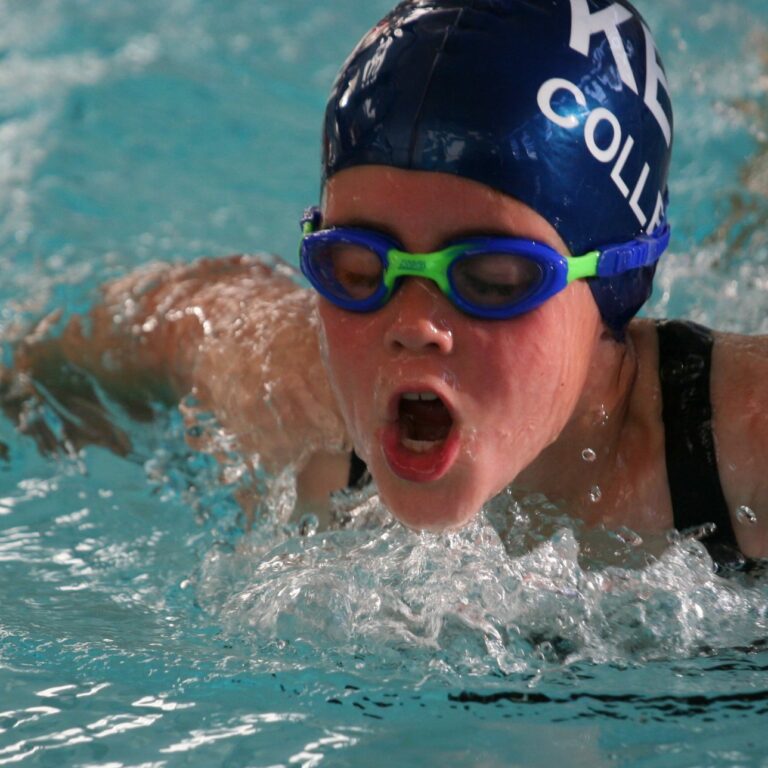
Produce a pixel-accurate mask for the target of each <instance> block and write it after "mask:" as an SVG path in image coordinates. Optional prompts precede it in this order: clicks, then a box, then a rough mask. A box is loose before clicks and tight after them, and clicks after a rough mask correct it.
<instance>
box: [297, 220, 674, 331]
mask: <svg viewBox="0 0 768 768" xmlns="http://www.w3.org/2000/svg"><path fill="white" fill-rule="evenodd" d="M321 222H322V216H321V213H320V210H319V209H318V208H316V207H312V208H308V209H307V210H306V211H305V213H304V216H303V217H302V219H301V226H302V232H303V233H304V235H303V237H302V240H301V245H300V251H299V259H300V264H301V271H302V272H303V273H304V275H305V277H306V278H307V279H308V280H309V282H310V283H311V284H312V286H313V287H314V288H315V290H317V292H318V293H320V294H321V295H322V296H323V297H324V298H326V299H328V301H330V302H331V303H332V304H334V305H336V306H337V307H340V308H341V309H345V310H348V311H350V312H374V311H376V310H377V309H380V308H381V307H383V306H384V305H385V304H386V303H387V302H388V301H389V299H390V298H391V297H392V294H393V293H394V292H395V291H396V290H397V287H398V285H399V284H400V282H402V279H403V278H404V277H422V278H426V279H428V280H431V281H432V282H434V283H435V284H436V285H437V286H438V288H439V289H440V290H441V291H442V293H443V294H444V295H445V296H446V297H447V298H448V299H449V300H450V301H451V302H452V303H453V304H454V306H456V307H457V308H458V309H460V310H461V311H462V312H464V313H466V314H468V315H471V316H473V317H477V318H482V319H487V320H502V319H508V318H511V317H516V316H517V315H521V314H524V313H525V312H530V311H531V310H533V309H535V308H536V307H538V306H540V305H541V304H543V303H544V302H545V301H546V300H547V299H549V298H551V297H552V296H554V295H555V294H557V293H559V292H560V291H562V290H563V289H564V288H565V287H566V286H567V285H568V284H569V283H571V282H573V281H574V280H581V279H584V278H593V277H613V276H615V275H619V274H622V273H624V272H627V271H629V270H632V269H639V268H641V267H645V266H648V265H650V264H654V263H655V262H656V261H658V259H659V257H660V256H661V254H662V253H663V252H664V251H665V249H666V248H667V245H668V244H669V237H670V228H669V225H668V224H667V223H666V222H662V224H661V225H660V226H659V227H658V228H657V229H656V231H655V232H654V233H653V234H651V235H639V236H638V237H636V238H635V239H633V240H630V241H628V242H625V243H619V244H615V245H607V246H602V247H600V248H596V249H594V250H592V251H590V252H589V253H586V254H583V255H581V256H563V255H562V254H560V253H558V252H557V251H556V250H555V249H554V248H552V247H551V246H549V245H545V244H544V243H539V242H536V241H534V240H525V239H520V238H511V237H495V236H489V237H470V238H463V239H461V240H459V241H457V242H455V243H451V244H449V245H447V246H446V247H445V248H443V249H441V250H439V251H433V252H431V253H410V252H408V251H405V250H403V249H402V246H401V244H400V243H398V242H397V241H396V240H394V239H393V238H391V237H389V236H387V235H384V234H381V233H380V232H375V231H372V230H367V229H361V228H355V227H331V228H329V229H319V227H320V225H321ZM340 245H352V246H357V247H360V248H363V249H365V250H367V251H369V252H370V253H373V254H375V255H376V257H377V258H378V259H379V262H380V263H381V267H382V273H381V279H380V282H379V285H378V286H377V287H376V288H375V290H373V291H372V292H371V294H370V295H368V296H366V297H365V298H355V297H353V296H351V295H349V294H348V293H347V292H346V291H345V290H344V289H343V287H342V286H341V285H340V284H339V283H338V282H337V281H336V280H335V279H334V276H333V275H330V274H329V273H328V270H327V269H324V268H323V264H322V261H323V258H322V257H323V254H324V253H327V251H328V249H329V248H333V247H336V246H340ZM504 254H509V255H510V256H514V257H516V258H518V259H520V258H522V259H523V260H525V261H527V262H531V263H533V264H535V265H536V267H537V268H538V278H537V279H536V281H535V282H534V283H532V285H531V286H530V287H529V288H528V289H527V290H526V291H525V292H524V293H523V295H521V296H519V297H516V298H515V299H514V300H512V301H510V302H509V303H505V304H502V305H501V306H499V305H492V306H485V305H483V304H481V303H478V302H477V301H472V300H471V299H468V298H467V297H466V296H464V295H462V291H461V290H460V289H459V288H457V281H456V280H455V279H454V276H455V270H456V268H457V265H459V264H461V262H463V261H466V260H468V259H477V258H479V257H481V256H489V255H493V256H499V255H504ZM464 266H466V265H464Z"/></svg>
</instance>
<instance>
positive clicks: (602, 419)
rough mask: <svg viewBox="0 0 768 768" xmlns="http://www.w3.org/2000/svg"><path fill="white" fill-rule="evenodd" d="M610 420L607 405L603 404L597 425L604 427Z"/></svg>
mask: <svg viewBox="0 0 768 768" xmlns="http://www.w3.org/2000/svg"><path fill="white" fill-rule="evenodd" d="M609 418H610V416H609V414H608V409H607V408H606V407H605V405H603V404H601V405H600V407H599V408H598V410H597V418H596V420H595V423H596V424H598V425H599V426H601V427H604V426H605V425H606V424H607V423H608V419H609Z"/></svg>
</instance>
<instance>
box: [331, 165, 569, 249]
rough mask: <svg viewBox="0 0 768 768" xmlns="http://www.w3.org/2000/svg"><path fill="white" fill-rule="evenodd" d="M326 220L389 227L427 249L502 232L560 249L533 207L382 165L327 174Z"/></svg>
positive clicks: (452, 179) (471, 185)
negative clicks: (464, 237)
mask: <svg viewBox="0 0 768 768" xmlns="http://www.w3.org/2000/svg"><path fill="white" fill-rule="evenodd" d="M323 218H324V222H325V224H326V225H327V226H344V225H347V226H349V225H352V224H354V225H358V226H367V227H372V228H378V229H382V230H386V231H388V232H391V233H392V234H394V235H395V236H397V237H398V239H400V240H401V242H403V244H404V245H406V246H407V247H408V248H410V249H411V250H429V249H433V248H435V247H437V246H438V245H439V244H441V243H444V242H446V241H448V240H450V239H452V238H453V237H455V236H462V235H466V234H467V233H474V234H479V233H488V234H503V235H507V236H510V237H523V238H529V239H532V240H539V241H541V242H545V243H548V244H549V245H551V246H553V247H554V248H556V249H557V250H559V251H561V252H562V253H567V250H566V248H565V245H564V244H563V242H562V240H561V239H560V237H559V236H558V234H557V232H556V231H555V230H554V228H553V227H552V226H551V225H550V224H549V222H547V221H546V220H545V219H544V218H542V217H541V216H540V215H539V214H537V213H536V212H535V211H534V210H533V209H531V208H529V207H528V206H527V205H525V204H523V203H521V202H520V201H519V200H515V199H514V198H512V197H509V196H507V195H504V194H502V193H501V192H498V191H496V190H494V189H492V188H491V187H488V186H486V185H485V184H481V183H479V182H476V181H472V180H471V179H465V178H462V177H460V176H454V175H451V174H446V173H435V172H432V171H406V170H402V169H399V168H390V167H387V166H380V165H365V166H357V167H354V168H348V169H346V170H344V171H341V172H340V173H337V174H336V175H335V176H333V177H332V178H331V179H329V180H328V182H327V183H326V186H325V191H324V195H323Z"/></svg>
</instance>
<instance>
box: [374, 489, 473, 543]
mask: <svg viewBox="0 0 768 768" xmlns="http://www.w3.org/2000/svg"><path fill="white" fill-rule="evenodd" d="M377 485H378V488H379V496H380V498H381V500H382V501H383V502H384V504H386V506H387V507H388V508H389V510H390V511H391V512H392V515H393V516H394V517H395V519H396V520H397V521H398V522H400V523H402V524H403V525H404V526H406V528H410V529H411V530H414V531H428V532H430V533H441V532H443V531H453V530H458V529H459V528H463V527H464V526H465V525H467V524H468V523H470V522H471V521H472V520H474V518H475V517H476V516H477V513H478V512H479V511H480V508H481V507H482V505H483V503H484V498H482V497H478V496H475V495H474V494H472V495H470V496H466V495H464V494H458V493H456V492H455V489H452V488H436V487H435V488H428V487H426V486H425V485H423V484H416V483H410V484H403V483H401V482H396V483H392V484H390V483H388V482H386V481H384V482H383V483H380V484H379V483H377ZM393 486H394V487H393ZM409 486H410V487H409Z"/></svg>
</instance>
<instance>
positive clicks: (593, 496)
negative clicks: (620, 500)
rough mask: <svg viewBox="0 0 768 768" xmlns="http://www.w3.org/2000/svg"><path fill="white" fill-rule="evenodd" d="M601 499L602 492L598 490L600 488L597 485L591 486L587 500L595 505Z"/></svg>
mask: <svg viewBox="0 0 768 768" xmlns="http://www.w3.org/2000/svg"><path fill="white" fill-rule="evenodd" d="M602 498H603V492H602V491H601V490H600V486H599V485H593V486H592V487H591V488H590V489H589V500H590V501H591V502H592V503H593V504H597V502H598V501H600V499H602Z"/></svg>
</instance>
